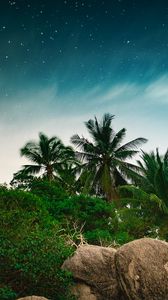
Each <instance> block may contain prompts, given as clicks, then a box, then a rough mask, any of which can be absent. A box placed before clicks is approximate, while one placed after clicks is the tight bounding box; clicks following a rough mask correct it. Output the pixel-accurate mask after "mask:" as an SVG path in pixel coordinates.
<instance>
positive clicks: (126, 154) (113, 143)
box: [71, 113, 147, 200]
mask: <svg viewBox="0 0 168 300" xmlns="http://www.w3.org/2000/svg"><path fill="white" fill-rule="evenodd" d="M113 118H114V116H113V115H111V114H108V113H107V114H104V116H103V118H102V121H101V122H98V120H97V118H96V117H95V119H94V120H92V119H90V120H89V121H88V122H85V125H86V128H87V129H88V131H89V134H90V136H91V138H92V142H91V141H89V140H88V139H86V138H84V137H83V136H82V137H80V136H79V135H77V134H75V135H73V136H72V137H71V142H72V143H73V144H74V145H76V146H77V148H80V150H81V151H77V152H76V154H77V156H78V158H80V159H81V160H82V162H83V173H82V175H81V176H82V177H84V178H85V185H84V188H87V189H89V188H94V190H95V192H96V193H99V192H101V193H103V194H104V195H105V196H106V198H107V199H108V200H112V199H117V197H118V193H117V191H116V187H117V186H118V185H120V184H126V179H127V178H130V177H131V176H132V174H133V173H134V172H135V171H137V170H139V167H137V166H135V165H133V164H131V163H129V162H127V161H126V159H130V158H132V157H133V156H134V155H135V154H137V152H138V151H137V150H135V149H136V148H137V147H138V146H139V145H141V144H143V143H145V142H146V141H147V140H146V139H144V138H137V139H134V140H132V141H131V142H128V143H126V144H125V145H121V143H122V141H123V139H124V137H125V135H126V129H125V128H123V129H121V130H120V131H118V132H117V133H115V131H114V130H113V129H112V127H111V122H112V119H113Z"/></svg>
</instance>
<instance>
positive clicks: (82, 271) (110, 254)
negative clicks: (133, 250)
mask: <svg viewBox="0 0 168 300" xmlns="http://www.w3.org/2000/svg"><path fill="white" fill-rule="evenodd" d="M115 253H116V250H115V249H112V248H106V247H100V246H93V245H83V246H80V247H79V248H78V249H77V250H76V252H75V254H74V255H73V256H72V257H71V258H69V259H67V260H66V261H65V262H64V264H63V266H62V268H63V269H66V270H68V271H70V272H72V274H73V277H74V278H75V279H76V280H78V281H82V282H83V283H85V284H86V285H89V286H90V287H91V289H93V288H94V289H95V290H96V295H97V296H96V297H97V298H96V299H102V300H103V299H106V300H108V299H109V300H119V299H121V297H120V295H119V294H120V290H119V286H118V282H117V280H116V270H115V263H114V256H115ZM79 299H80V300H81V299H82V298H79Z"/></svg>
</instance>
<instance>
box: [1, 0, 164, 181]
mask: <svg viewBox="0 0 168 300" xmlns="http://www.w3.org/2000/svg"><path fill="white" fill-rule="evenodd" d="M0 112H1V118H0V130H1V135H0V141H1V155H0V165H1V168H0V182H4V181H7V182H8V181H9V180H10V179H11V178H12V174H13V173H14V172H16V171H18V169H20V166H21V165H22V164H23V162H24V160H23V159H21V158H20V157H19V149H20V148H21V147H22V146H23V145H24V143H25V142H26V141H28V140H30V139H32V138H33V139H37V138H38V132H39V131H43V132H44V133H46V134H48V135H49V136H52V135H56V136H59V137H60V138H61V139H62V140H63V141H64V142H65V143H66V144H68V143H69V139H70V137H71V136H72V135H73V134H75V133H79V134H84V135H85V134H86V131H85V128H84V124H83V122H84V121H87V120H88V119H89V118H92V117H94V115H96V116H98V117H101V116H102V115H103V113H105V112H109V113H111V114H115V115H116V118H115V120H114V122H113V124H114V129H116V130H119V129H121V128H122V127H126V128H127V130H128V134H127V139H128V140H129V139H133V138H136V137H139V136H143V137H145V138H148V139H149V142H148V144H147V145H146V146H145V147H144V148H143V149H145V150H147V151H148V150H154V149H155V148H156V147H159V149H160V152H163V153H164V152H165V151H166V149H167V147H168V139H167V127H168V126H167V125H168V118H167V115H168V1H166V0H165V1H163V0H160V1H158V0H153V1H146V0H141V1H140V0H104V1H101V0H81V1H79V0H78V1H77V0H76V1H74V0H65V1H64V0H55V1H54V0H48V1H47V0H34V1H33V0H27V1H26V0H16V1H12V0H11V1H7V0H1V1H0ZM126 141H127V140H126Z"/></svg>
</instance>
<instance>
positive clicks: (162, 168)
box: [138, 149, 168, 207]
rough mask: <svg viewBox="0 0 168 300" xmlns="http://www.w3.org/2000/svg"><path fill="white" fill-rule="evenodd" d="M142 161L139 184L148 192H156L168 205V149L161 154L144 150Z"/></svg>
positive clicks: (140, 162) (139, 162)
mask: <svg viewBox="0 0 168 300" xmlns="http://www.w3.org/2000/svg"><path fill="white" fill-rule="evenodd" d="M141 158H142V161H138V165H139V167H140V173H141V177H140V180H139V183H138V185H139V186H140V187H141V188H142V189H143V190H144V191H146V192H147V193H154V194H156V195H157V196H158V197H159V198H161V199H162V200H163V201H164V202H165V204H166V205H167V207H168V150H167V151H166V153H165V155H164V156H160V154H159V151H158V149H156V154H155V153H154V152H153V151H152V152H151V153H146V152H142V156H141Z"/></svg>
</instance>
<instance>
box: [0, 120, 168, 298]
mask: <svg viewBox="0 0 168 300" xmlns="http://www.w3.org/2000/svg"><path fill="white" fill-rule="evenodd" d="M113 119H114V116H113V115H111V114H105V115H104V116H103V118H102V120H100V121H98V119H97V118H96V117H95V118H94V119H90V120H89V121H87V122H85V125H86V128H87V130H88V133H89V136H90V137H89V138H85V137H83V136H79V135H77V134H75V135H73V136H72V137H71V142H72V145H73V146H65V145H64V144H63V142H62V141H61V140H60V139H59V138H58V137H56V136H54V137H48V136H47V135H46V134H44V133H40V134H39V140H37V141H29V142H28V143H26V145H24V146H23V147H22V149H21V150H20V153H21V155H22V156H24V157H25V158H27V161H28V163H27V164H26V165H24V166H23V167H22V168H21V169H20V170H19V171H18V172H16V173H15V174H14V176H13V179H12V181H11V184H10V186H0V225H1V226H0V265H1V270H0V299H2V300H15V299H17V298H19V297H24V296H26V295H32V294H36V295H43V296H45V297H47V298H49V299H51V300H55V299H58V300H59V299H60V300H70V299H73V297H72V295H71V292H70V291H71V285H72V284H73V280H72V277H71V274H68V273H66V272H63V271H62V269H61V265H62V263H63V261H64V260H65V259H66V258H67V257H68V256H70V255H72V254H73V252H74V250H75V249H76V247H77V246H78V245H79V244H80V243H91V244H96V245H103V246H110V245H112V246H113V247H118V246H119V245H121V244H124V243H126V242H129V241H131V240H134V239H137V238H141V237H144V236H148V237H153V238H160V239H164V240H167V241H168V233H167V216H168V151H167V152H166V153H165V154H164V155H161V154H160V153H159V150H158V149H156V150H155V151H151V152H150V153H147V152H145V151H142V150H140V151H139V147H140V146H142V145H143V144H144V143H146V142H147V139H145V138H142V137H141V138H135V139H133V140H131V141H128V142H126V143H123V141H124V138H126V129H125V128H122V129H121V130H119V131H117V132H115V131H114V129H113ZM74 146H75V148H73V147H74ZM138 152H139V154H140V155H139V159H138V160H136V157H137V156H136V155H137V154H138ZM133 158H134V161H133V160H132V159H133Z"/></svg>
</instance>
